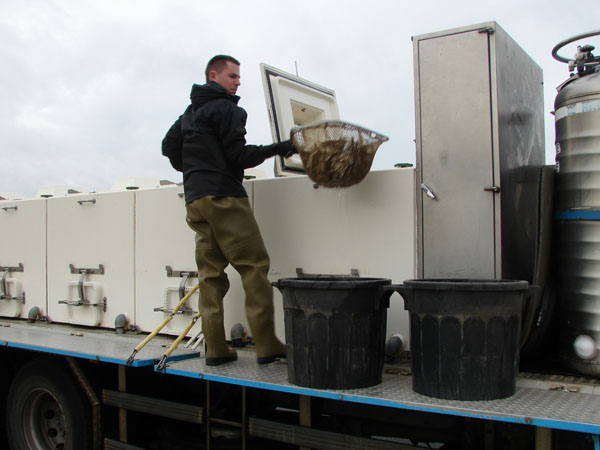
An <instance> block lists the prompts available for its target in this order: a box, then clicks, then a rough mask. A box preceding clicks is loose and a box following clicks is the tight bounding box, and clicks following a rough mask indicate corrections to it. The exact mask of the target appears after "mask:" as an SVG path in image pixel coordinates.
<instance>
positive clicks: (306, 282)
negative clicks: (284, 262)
mask: <svg viewBox="0 0 600 450" xmlns="http://www.w3.org/2000/svg"><path fill="white" fill-rule="evenodd" d="M390 284H392V280H391V279H389V278H368V277H364V278H361V277H327V276H323V277H303V278H281V279H279V280H277V281H274V282H273V283H272V285H273V286H275V287H277V288H296V289H364V288H375V287H379V286H385V285H390Z"/></svg>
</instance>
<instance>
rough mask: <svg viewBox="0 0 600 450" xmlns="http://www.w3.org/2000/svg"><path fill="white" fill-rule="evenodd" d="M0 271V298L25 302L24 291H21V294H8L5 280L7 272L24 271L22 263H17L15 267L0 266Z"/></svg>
mask: <svg viewBox="0 0 600 450" xmlns="http://www.w3.org/2000/svg"><path fill="white" fill-rule="evenodd" d="M0 271H2V280H1V281H0V300H18V301H20V302H21V303H23V304H25V292H23V293H22V294H21V295H17V296H16V297H13V296H12V295H9V294H8V286H7V282H6V277H7V276H8V274H9V272H23V271H24V269H23V264H22V263H19V265H18V266H17V267H8V266H6V267H3V266H0Z"/></svg>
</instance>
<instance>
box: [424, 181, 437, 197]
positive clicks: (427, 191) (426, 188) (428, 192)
mask: <svg viewBox="0 0 600 450" xmlns="http://www.w3.org/2000/svg"><path fill="white" fill-rule="evenodd" d="M421 190H422V191H423V192H425V195H426V196H427V197H429V198H431V199H433V200H436V199H437V195H435V192H433V191H432V190H431V188H430V187H429V186H427V185H426V184H425V183H421Z"/></svg>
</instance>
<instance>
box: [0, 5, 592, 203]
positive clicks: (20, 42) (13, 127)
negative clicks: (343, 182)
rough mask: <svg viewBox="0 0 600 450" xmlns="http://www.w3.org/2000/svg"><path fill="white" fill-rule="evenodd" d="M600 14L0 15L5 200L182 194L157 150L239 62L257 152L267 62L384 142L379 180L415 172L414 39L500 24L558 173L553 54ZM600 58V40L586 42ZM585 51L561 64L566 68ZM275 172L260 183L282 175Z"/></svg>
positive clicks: (178, 10)
mask: <svg viewBox="0 0 600 450" xmlns="http://www.w3.org/2000/svg"><path fill="white" fill-rule="evenodd" d="M596 10H597V0H580V1H578V2H575V3H573V4H565V3H564V2H562V1H559V0H540V1H538V0H501V1H495V0H494V1H486V0H455V1H452V2H449V1H446V0H421V1H419V2H405V1H399V0H398V1H392V0H371V1H369V2H365V1H364V0H359V1H355V0H346V1H337V0H320V1H315V0H304V1H287V0H252V1H248V0H220V1H211V2H209V1H204V0H202V1H199V0H196V1H191V0H130V1H124V0H103V1H101V2H98V1H91V0H27V1H23V0H2V3H1V5H0V61H2V66H3V67H2V70H1V71H0V152H1V153H0V154H1V155H2V156H1V158H2V164H0V192H4V193H17V194H18V195H19V196H21V197H31V196H35V195H36V193H38V192H39V189H40V188H41V187H42V186H47V185H67V186H73V187H78V188H80V189H82V190H83V191H84V192H91V191H103V190H108V189H110V188H111V186H112V185H113V183H114V182H115V181H116V180H117V179H118V178H120V177H143V178H152V179H164V180H170V181H174V182H179V181H181V174H179V173H178V172H176V171H175V170H173V169H172V168H171V167H170V165H169V162H168V160H167V159H166V158H164V157H163V156H162V155H161V141H162V138H163V136H164V134H165V132H166V131H167V130H168V129H169V127H170V125H171V124H172V123H173V122H174V121H175V120H176V119H177V117H178V116H179V115H180V114H181V113H182V112H183V110H184V109H185V107H186V106H187V105H188V104H189V93H190V89H191V86H192V84H193V83H204V68H205V66H206V63H207V62H208V60H209V59H210V57H212V56H214V55H215V54H230V55H233V56H235V57H236V58H237V59H238V60H240V61H241V63H242V65H241V75H242V78H241V82H242V85H241V87H240V88H239V90H238V95H240V96H241V101H240V106H242V107H243V108H244V109H245V110H246V111H247V112H248V122H247V136H246V138H247V141H248V143H250V144H268V143H271V142H272V141H273V138H272V136H271V130H270V125H269V119H268V114H267V107H266V101H265V95H264V91H263V86H262V81H261V75H260V70H259V65H260V63H266V64H268V65H270V66H274V67H276V68H278V69H281V70H284V71H286V72H290V73H296V70H297V73H298V75H299V76H300V77H302V78H304V79H307V80H310V81H312V82H314V83H317V84H319V85H321V86H325V87H328V88H331V89H333V90H334V91H335V93H336V98H337V102H338V109H339V111H340V118H341V119H342V120H346V121H348V122H352V123H356V124H360V125H363V126H365V127H367V128H370V129H373V130H375V131H378V132H380V133H382V134H385V135H387V136H389V138H390V140H389V141H388V142H386V143H385V144H383V145H382V146H381V147H380V148H379V150H378V152H377V155H376V157H375V160H374V162H373V167H372V169H373V170H383V169H390V168H392V167H394V164H396V163H400V162H409V163H414V162H415V144H414V141H413V140H414V138H415V114H414V72H413V70H414V68H413V48H412V41H411V37H412V36H416V35H421V34H427V33H431V32H437V31H441V30H446V29H452V28H457V27H463V26H468V25H473V24H478V23H482V22H488V21H496V22H497V23H498V24H499V25H500V26H501V27H502V28H503V29H504V30H505V31H506V32H507V33H508V34H509V35H510V36H511V37H512V38H513V39H514V40H515V41H516V42H517V43H518V44H519V45H520V46H521V47H522V48H523V49H524V50H525V52H527V53H528V54H529V55H530V56H531V57H532V58H533V60H534V61H535V62H536V63H537V64H538V65H539V66H540V67H541V68H542V70H543V74H544V117H545V139H546V145H545V147H546V162H547V163H548V164H553V163H554V119H553V116H552V115H551V111H552V110H553V102H554V98H555V96H556V89H555V88H556V86H558V85H559V84H560V83H561V82H562V81H564V80H565V79H566V78H568V70H567V66H566V65H565V64H562V63H559V62H557V61H555V60H554V59H553V58H552V57H551V50H552V48H553V47H554V45H555V44H557V43H558V42H560V41H563V40H565V39H566V38H569V37H571V36H574V35H577V34H581V33H584V32H588V31H592V30H595V29H598V28H599V27H600V25H599V23H598V21H597V18H598V16H597V14H593V13H592V11H596ZM581 43H592V44H595V45H596V46H597V47H599V48H600V38H599V37H595V38H590V39H586V40H585V42H580V44H581ZM574 49H575V44H572V45H570V46H567V47H566V48H565V49H564V50H563V51H562V52H561V54H563V55H565V56H572V54H573V53H574ZM272 166H273V162H272V160H268V161H267V162H265V163H263V164H262V165H261V166H260V168H261V169H263V170H265V172H267V174H268V175H272Z"/></svg>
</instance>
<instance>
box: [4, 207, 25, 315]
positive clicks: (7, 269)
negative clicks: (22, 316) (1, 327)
mask: <svg viewBox="0 0 600 450" xmlns="http://www.w3.org/2000/svg"><path fill="white" fill-rule="evenodd" d="M15 208H16V206H15ZM0 270H1V271H2V279H1V280H0V300H18V301H20V302H21V303H23V304H25V292H23V293H22V294H21V295H17V296H16V297H15V296H12V295H9V293H8V284H7V281H6V277H7V276H8V274H9V273H10V272H23V264H22V263H19V265H18V266H17V267H0Z"/></svg>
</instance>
